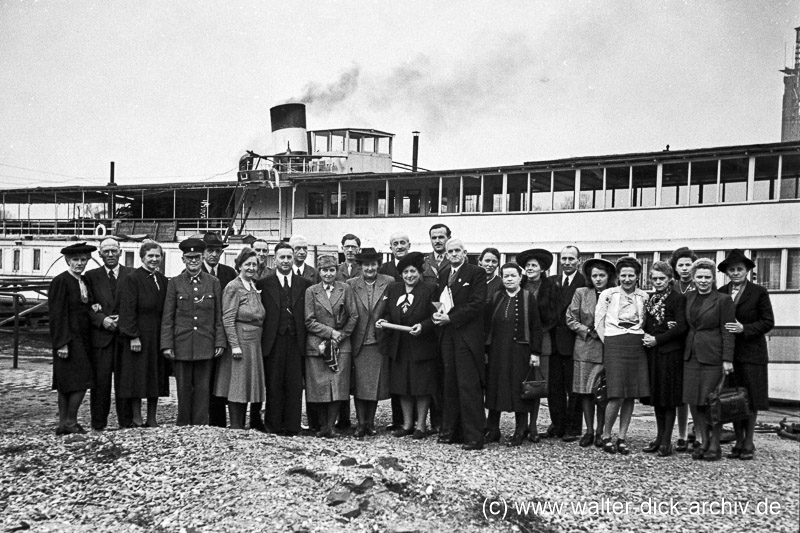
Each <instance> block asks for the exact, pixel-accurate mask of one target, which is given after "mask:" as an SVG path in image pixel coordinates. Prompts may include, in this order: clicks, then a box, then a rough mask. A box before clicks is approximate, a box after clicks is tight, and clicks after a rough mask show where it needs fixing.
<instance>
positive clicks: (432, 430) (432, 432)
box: [428, 426, 439, 435]
mask: <svg viewBox="0 0 800 533" xmlns="http://www.w3.org/2000/svg"><path fill="white" fill-rule="evenodd" d="M437 433H439V426H431V428H430V429H429V430H428V434H429V435H435V434H437Z"/></svg>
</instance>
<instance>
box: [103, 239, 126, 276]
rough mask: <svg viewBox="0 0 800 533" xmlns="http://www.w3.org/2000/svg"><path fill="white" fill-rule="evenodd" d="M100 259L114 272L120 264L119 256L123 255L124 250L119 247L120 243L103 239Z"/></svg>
mask: <svg viewBox="0 0 800 533" xmlns="http://www.w3.org/2000/svg"><path fill="white" fill-rule="evenodd" d="M99 251H100V258H101V259H102V260H103V264H104V265H105V266H106V268H108V269H110V270H113V269H115V268H117V265H118V264H119V256H120V255H122V249H121V248H120V246H119V241H117V240H116V239H112V238H110V237H109V238H107V239H103V240H102V241H101V242H100V248H99Z"/></svg>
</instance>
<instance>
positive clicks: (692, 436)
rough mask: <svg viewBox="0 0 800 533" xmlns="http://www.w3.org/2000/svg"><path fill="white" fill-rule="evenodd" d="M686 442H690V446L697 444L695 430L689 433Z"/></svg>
mask: <svg viewBox="0 0 800 533" xmlns="http://www.w3.org/2000/svg"><path fill="white" fill-rule="evenodd" d="M686 442H688V443H689V444H694V443H695V442H697V435H695V433H694V429H692V431H690V432H689V436H687V437H686Z"/></svg>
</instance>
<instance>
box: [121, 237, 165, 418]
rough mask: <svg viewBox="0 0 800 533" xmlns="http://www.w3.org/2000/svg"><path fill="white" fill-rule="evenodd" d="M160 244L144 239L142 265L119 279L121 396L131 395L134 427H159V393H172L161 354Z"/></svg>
mask: <svg viewBox="0 0 800 533" xmlns="http://www.w3.org/2000/svg"><path fill="white" fill-rule="evenodd" d="M163 257H164V254H163V251H162V249H161V245H160V244H158V243H157V242H154V241H150V242H145V243H144V244H142V246H141V247H140V248H139V258H140V259H141V261H142V266H140V267H139V268H137V269H136V270H134V271H133V272H132V273H131V274H129V275H128V276H126V277H125V279H124V280H123V281H122V282H121V283H120V287H119V291H120V306H119V331H120V336H121V337H122V340H123V345H122V351H121V354H120V357H119V371H118V372H119V380H118V382H117V384H118V385H119V388H118V389H117V390H116V394H117V396H119V397H120V398H130V399H131V408H132V410H133V427H141V426H142V425H145V426H146V427H158V423H157V421H156V414H157V412H158V398H159V396H169V367H168V364H167V359H166V358H165V357H163V356H162V355H161V349H160V348H161V346H160V344H161V315H162V313H163V311H164V300H165V299H166V297H167V278H166V277H164V274H162V273H161V272H160V271H159V269H160V268H161V262H162V259H163ZM142 398H147V420H146V421H143V420H142Z"/></svg>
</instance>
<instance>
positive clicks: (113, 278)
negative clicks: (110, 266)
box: [108, 270, 117, 298]
mask: <svg viewBox="0 0 800 533" xmlns="http://www.w3.org/2000/svg"><path fill="white" fill-rule="evenodd" d="M108 281H109V282H110V283H111V296H112V297H114V298H116V296H117V276H115V275H114V271H113V270H109V271H108Z"/></svg>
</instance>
